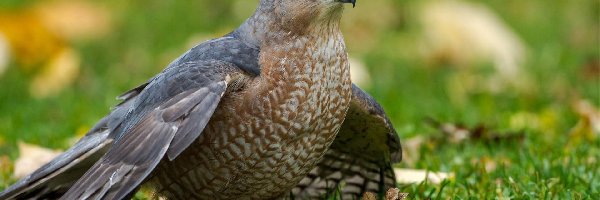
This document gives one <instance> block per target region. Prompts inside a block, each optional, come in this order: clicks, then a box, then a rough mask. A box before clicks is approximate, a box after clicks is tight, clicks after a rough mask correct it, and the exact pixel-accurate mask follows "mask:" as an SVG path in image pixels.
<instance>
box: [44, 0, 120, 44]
mask: <svg viewBox="0 0 600 200" xmlns="http://www.w3.org/2000/svg"><path fill="white" fill-rule="evenodd" d="M33 12H35V13H36V14H37V15H38V16H39V17H40V19H41V20H42V21H43V23H44V24H45V25H46V26H47V27H48V28H49V29H50V30H51V31H52V32H54V33H55V34H57V35H60V36H62V37H64V38H67V39H69V40H74V39H93V38H98V37H101V36H103V35H105V34H107V33H109V32H110V30H111V28H112V23H111V21H112V20H111V16H110V12H109V11H108V10H107V9H105V8H104V7H101V6H100V5H97V4H94V3H92V2H89V1H77V0H69V1H65V0H59V1H41V2H40V3H39V4H38V5H36V6H35V7H34V8H33Z"/></svg>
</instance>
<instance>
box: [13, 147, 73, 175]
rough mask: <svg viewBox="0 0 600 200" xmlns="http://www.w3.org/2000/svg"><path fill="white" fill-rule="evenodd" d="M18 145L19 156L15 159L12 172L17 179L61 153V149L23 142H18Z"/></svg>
mask: <svg viewBox="0 0 600 200" xmlns="http://www.w3.org/2000/svg"><path fill="white" fill-rule="evenodd" d="M18 146H19V153H20V156H19V158H17V160H16V161H15V166H14V169H15V171H14V172H13V176H14V177H15V178H17V179H20V178H23V177H25V176H27V175H28V174H30V173H32V172H33V171H35V170H36V169H38V168H40V167H41V166H42V165H44V164H46V163H48V162H50V161H51V160H52V159H54V158H55V157H56V156H58V155H60V154H61V151H56V150H51V149H47V148H43V147H39V146H36V145H32V144H26V143H23V142H19V144H18Z"/></svg>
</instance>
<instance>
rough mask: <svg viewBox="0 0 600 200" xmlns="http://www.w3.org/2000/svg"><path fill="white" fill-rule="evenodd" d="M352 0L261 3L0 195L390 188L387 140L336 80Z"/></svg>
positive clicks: (247, 194) (371, 109) (269, 194)
mask: <svg viewBox="0 0 600 200" xmlns="http://www.w3.org/2000/svg"><path fill="white" fill-rule="evenodd" d="M344 3H352V4H355V3H356V0H261V1H260V3H259V6H258V8H257V9H256V11H255V13H254V14H253V15H252V16H251V17H249V18H248V19H247V20H246V21H245V22H244V23H243V24H242V25H241V26H240V27H239V28H237V29H236V30H234V31H232V32H231V33H229V34H227V35H225V36H223V37H221V38H217V39H213V40H209V41H206V42H204V43H201V44H199V45H197V46H195V47H194V48H192V49H191V50H189V51H188V52H186V53H185V54H183V55H182V56H181V57H179V58H177V59H175V61H173V62H172V63H171V64H169V65H168V66H167V67H166V68H165V69H164V70H163V71H162V72H160V73H159V74H158V75H156V76H154V77H153V78H151V79H150V80H149V81H147V82H146V83H144V84H142V85H140V86H138V87H136V88H134V89H132V90H130V91H128V92H126V93H125V94H123V95H122V96H120V97H119V98H120V99H121V100H122V102H121V103H120V104H118V105H117V106H116V107H115V108H114V109H112V111H111V112H110V114H108V115H107V116H106V117H104V118H103V119H101V120H100V121H99V122H98V123H97V124H96V125H95V126H94V127H93V128H92V129H91V130H90V131H89V133H87V134H86V135H85V136H84V137H83V138H82V139H81V140H80V141H79V142H77V143H76V144H75V145H74V146H73V147H72V148H71V149H69V150H67V151H66V152H65V153H63V154H62V155H60V156H58V157H57V158H55V159H54V160H52V161H51V162H50V163H48V164H46V165H44V166H43V167H41V168H40V169H38V170H37V171H35V172H33V173H32V174H31V175H29V176H27V177H25V178H23V179H22V180H20V181H18V182H17V183H16V184H15V185H13V186H11V187H9V188H8V189H6V190H5V191H3V192H2V193H0V199H67V200H73V199H127V198H131V197H133V195H134V194H135V193H136V191H137V190H138V189H139V188H140V187H141V186H144V187H148V188H151V189H152V190H153V191H154V193H155V195H156V196H155V197H157V198H158V197H161V198H166V199H320V198H328V197H331V196H332V195H337V196H341V197H342V198H344V199H358V198H360V196H361V195H362V194H363V193H364V192H376V193H383V191H384V190H387V189H388V188H391V187H395V183H396V182H395V176H394V171H393V169H392V164H393V163H394V162H399V161H400V159H401V147H400V140H399V138H398V136H397V135H396V132H395V130H394V128H393V127H392V125H391V123H390V120H389V119H388V118H387V116H386V115H385V113H384V111H383V109H382V108H381V106H380V105H379V104H378V103H377V102H375V100H373V98H372V97H370V96H369V95H368V94H366V93H365V92H363V91H362V90H361V89H359V88H358V87H356V86H355V85H353V84H352V82H351V81H350V70H349V63H348V59H347V52H346V47H345V43H344V38H343V36H342V33H341V32H340V20H341V18H342V12H343V10H344V6H343V5H344Z"/></svg>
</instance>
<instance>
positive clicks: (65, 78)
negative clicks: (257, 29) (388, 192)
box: [0, 0, 600, 199]
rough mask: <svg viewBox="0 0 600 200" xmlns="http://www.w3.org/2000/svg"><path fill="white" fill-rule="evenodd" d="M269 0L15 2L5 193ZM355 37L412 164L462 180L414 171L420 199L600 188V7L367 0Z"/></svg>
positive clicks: (3, 21)
mask: <svg viewBox="0 0 600 200" xmlns="http://www.w3.org/2000/svg"><path fill="white" fill-rule="evenodd" d="M257 2H258V0H191V1H162V0H103V1H91V0H89V1H86V0H43V1H42V0H2V1H0V189H2V188H4V187H6V186H8V185H9V184H11V183H13V182H14V181H15V180H16V178H17V177H19V176H20V175H19V174H18V173H17V174H14V173H16V172H15V171H18V169H21V167H19V166H18V165H17V164H18V163H19V159H22V158H23V157H24V155H26V152H25V151H27V149H28V147H29V145H27V144H33V145H34V147H29V149H31V148H37V147H44V148H48V149H54V150H53V151H51V152H49V154H48V155H46V154H43V156H41V157H40V155H38V157H39V158H35V159H33V160H34V161H35V160H40V159H43V158H47V157H49V156H50V155H54V154H56V152H60V151H61V150H64V149H67V148H68V147H69V146H70V145H72V144H73V143H74V142H75V141H77V139H78V138H80V137H81V136H83V134H85V132H86V131H87V130H88V129H89V128H90V127H91V126H93V125H94V123H95V122H96V121H97V120H99V119H100V118H101V117H102V116H104V115H105V114H107V113H108V112H109V108H111V106H114V105H116V104H117V103H118V101H117V100H116V99H115V97H116V96H118V95H120V94H121V93H122V92H124V91H126V90H128V89H130V88H133V87H135V86H137V85H138V84H140V83H143V82H144V81H146V80H147V79H149V78H150V77H152V76H153V75H154V74H156V73H158V72H160V71H161V70H162V69H163V68H164V67H165V66H166V65H167V64H168V63H169V62H171V61H172V60H173V59H175V58H176V57H178V56H179V55H180V54H182V53H184V52H185V51H186V50H187V49H189V48H191V47H192V46H194V45H195V44H197V43H199V42H202V41H205V40H208V39H210V38H214V37H219V36H221V35H224V34H226V33H228V32H229V31H231V30H233V29H234V28H236V27H237V25H239V24H240V23H242V22H243V21H244V20H245V19H246V17H248V16H249V15H250V14H251V13H252V12H253V10H254V8H255V7H256V5H257ZM343 32H344V34H345V37H346V43H347V46H348V51H349V54H350V57H351V59H352V68H353V69H352V73H353V77H352V78H353V80H354V81H355V82H356V83H358V85H359V86H361V87H362V88H363V89H365V90H367V91H368V92H369V93H370V94H371V95H372V96H373V97H374V98H375V99H377V100H378V101H379V102H380V103H381V104H382V106H383V107H384V108H385V110H386V112H387V114H388V115H389V117H390V118H391V119H392V122H393V124H394V126H395V127H396V130H397V132H398V134H399V135H400V137H401V139H402V143H403V146H404V151H405V155H404V160H403V162H402V163H400V164H398V165H397V167H398V168H402V169H413V170H418V171H420V172H425V173H426V174H427V173H429V172H431V173H440V174H441V175H442V176H443V177H447V179H439V180H438V179H435V180H434V179H424V180H425V181H422V180H420V179H419V178H417V179H416V180H402V181H401V182H402V183H401V184H400V185H399V188H400V190H401V191H403V192H407V193H410V197H412V198H416V199H427V198H443V199H447V198H456V197H467V196H470V197H475V198H477V199H491V198H499V199H503V198H544V199H557V198H558V199H565V198H570V199H582V198H590V197H592V198H593V197H596V198H597V197H598V196H600V177H599V176H600V175H599V174H600V167H599V164H598V159H599V155H600V150H599V149H600V148H599V147H600V139H599V136H600V113H599V111H598V107H599V106H600V39H599V38H600V1H598V0H551V1H549V0H527V1H522V0H419V1H417V0H375V1H368V0H362V1H361V0H359V1H358V4H357V7H356V8H355V9H350V7H347V9H346V13H345V15H344V19H343ZM19 149H20V150H19ZM46 153H48V152H46ZM34 154H35V153H34ZM30 157H31V156H30ZM25 159H26V158H25ZM30 160H31V158H30ZM15 165H17V166H15ZM26 165H27V164H26ZM402 173H404V172H402ZM412 175H414V174H411V173H407V174H399V176H400V177H410V176H412ZM138 198H144V195H138Z"/></svg>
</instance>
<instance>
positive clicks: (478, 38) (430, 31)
mask: <svg viewBox="0 0 600 200" xmlns="http://www.w3.org/2000/svg"><path fill="white" fill-rule="evenodd" d="M421 13H422V14H421V16H420V18H421V22H422V24H423V28H424V34H423V36H424V38H423V40H424V44H425V46H426V47H427V49H428V50H427V51H425V55H426V56H427V57H430V58H436V57H437V58H443V59H444V60H446V61H447V62H450V63H452V64H456V65H457V66H474V65H475V64H476V63H478V62H481V61H482V59H483V60H485V61H484V62H486V61H489V62H491V63H494V65H495V67H496V70H497V72H498V73H500V74H501V75H502V76H504V77H507V78H513V77H515V75H516V74H518V72H519V68H520V65H521V63H522V62H523V60H524V58H525V45H523V43H522V42H521V39H520V38H519V37H518V36H517V35H516V34H515V33H514V32H513V31H512V30H511V28H509V27H508V26H507V25H506V24H505V23H504V22H503V21H502V20H501V18H500V17H498V16H497V15H496V14H495V13H494V12H493V11H492V10H491V9H489V8H488V7H486V6H485V5H483V4H477V3H472V2H465V1H458V0H456V1H431V2H429V3H426V4H424V6H423V8H422V10H421Z"/></svg>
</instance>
